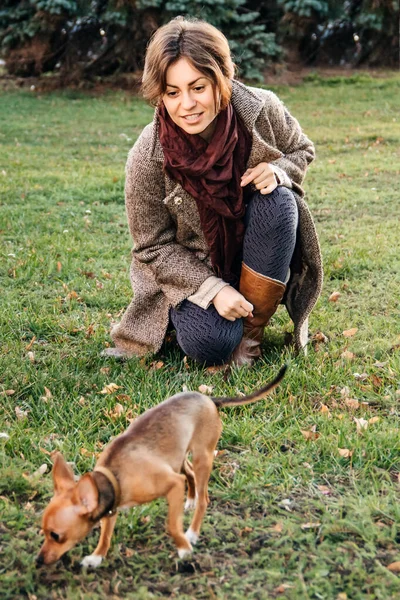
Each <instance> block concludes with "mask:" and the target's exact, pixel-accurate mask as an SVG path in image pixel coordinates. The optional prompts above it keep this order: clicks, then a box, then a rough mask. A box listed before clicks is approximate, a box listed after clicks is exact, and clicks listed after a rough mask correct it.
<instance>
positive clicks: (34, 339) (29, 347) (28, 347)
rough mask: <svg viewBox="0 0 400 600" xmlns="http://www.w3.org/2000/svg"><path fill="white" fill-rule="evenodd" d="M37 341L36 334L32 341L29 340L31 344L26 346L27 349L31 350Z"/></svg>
mask: <svg viewBox="0 0 400 600" xmlns="http://www.w3.org/2000/svg"><path fill="white" fill-rule="evenodd" d="M35 341H36V335H34V336H33V338H32V339H31V341H30V342H29V344H28V345H27V346H26V347H25V350H30V349H31V348H32V346H33V344H34V343H35Z"/></svg>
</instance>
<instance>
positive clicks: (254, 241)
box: [170, 186, 298, 365]
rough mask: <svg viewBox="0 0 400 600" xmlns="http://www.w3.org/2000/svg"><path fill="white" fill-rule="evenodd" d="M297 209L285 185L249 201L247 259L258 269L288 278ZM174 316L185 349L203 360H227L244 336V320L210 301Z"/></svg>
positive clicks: (182, 307)
mask: <svg viewBox="0 0 400 600" xmlns="http://www.w3.org/2000/svg"><path fill="white" fill-rule="evenodd" d="M297 223H298V211H297V204H296V200H295V198H294V196H293V194H292V192H291V191H290V190H289V189H288V188H285V187H283V186H279V187H277V188H276V189H275V190H274V191H273V192H272V193H271V194H267V195H262V194H260V192H256V193H255V194H254V195H253V196H252V197H251V199H250V202H249V204H248V205H247V210H246V217H245V225H246V232H245V236H244V241H243V261H244V263H245V264H246V265H247V266H249V267H250V268H251V269H253V270H254V271H257V273H261V274H262V275H266V276H267V277H271V278H272V279H277V280H278V281H282V282H284V281H285V280H286V277H287V274H288V271H289V265H290V261H291V259H292V256H293V251H294V247H295V243H296V229H297ZM170 318H171V321H172V324H173V326H174V328H175V330H176V337H177V341H178V344H179V345H180V347H181V348H182V350H183V351H184V352H185V354H187V355H188V356H190V357H191V358H193V359H194V360H196V361H198V362H199V363H202V364H207V365H217V364H223V363H224V362H226V361H227V360H228V359H229V356H230V355H231V354H232V352H233V350H234V349H235V348H236V346H237V345H238V344H239V342H240V340H241V338H242V335H243V321H242V319H236V321H228V320H227V319H224V317H221V316H220V315H219V314H218V313H217V311H216V310H215V308H214V305H213V304H211V305H210V307H209V308H208V309H207V310H204V309H203V308H200V307H199V306H197V305H196V304H193V302H190V301H189V300H184V301H183V302H182V304H181V305H180V307H179V309H171V311H170Z"/></svg>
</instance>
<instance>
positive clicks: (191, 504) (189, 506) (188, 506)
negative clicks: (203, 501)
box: [185, 498, 196, 510]
mask: <svg viewBox="0 0 400 600" xmlns="http://www.w3.org/2000/svg"><path fill="white" fill-rule="evenodd" d="M194 508H196V498H187V499H186V502H185V510H193V509H194Z"/></svg>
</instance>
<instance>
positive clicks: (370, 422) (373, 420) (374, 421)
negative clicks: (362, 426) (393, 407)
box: [368, 417, 379, 425]
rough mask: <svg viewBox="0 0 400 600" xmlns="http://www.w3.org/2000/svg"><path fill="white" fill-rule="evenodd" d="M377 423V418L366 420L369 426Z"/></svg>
mask: <svg viewBox="0 0 400 600" xmlns="http://www.w3.org/2000/svg"><path fill="white" fill-rule="evenodd" d="M378 421H379V417H372V418H371V419H368V423H369V424H370V425H373V424H374V423H377V422H378Z"/></svg>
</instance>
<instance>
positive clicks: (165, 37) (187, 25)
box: [142, 17, 235, 110]
mask: <svg viewBox="0 0 400 600" xmlns="http://www.w3.org/2000/svg"><path fill="white" fill-rule="evenodd" d="M181 58H186V59H187V60H188V61H189V62H190V63H191V65H192V66H193V68H195V69H197V70H198V71H200V73H202V74H203V75H205V76H206V77H208V78H209V79H211V81H212V83H213V85H214V89H215V92H217V91H218V92H219V94H217V95H216V97H217V103H218V110H223V109H224V108H226V107H227V106H228V104H229V101H230V98H231V91H232V86H231V79H232V78H233V76H234V74H235V65H234V63H233V61H232V57H231V53H230V49H229V44H228V40H227V39H226V37H225V36H224V34H223V33H221V32H220V31H219V30H218V29H216V27H214V26H213V25H210V24H209V23H206V22H205V21H200V20H198V19H190V20H189V19H185V18H184V17H176V18H175V19H172V21H170V22H169V23H167V24H166V25H164V26H163V27H160V28H159V29H157V31H156V32H155V33H154V35H153V37H152V38H151V40H150V42H149V45H148V47H147V52H146V58H145V64H144V71H143V77H142V93H143V96H144V97H145V98H146V99H147V100H149V101H150V102H151V104H153V105H155V104H157V103H158V102H159V101H160V99H161V97H162V95H163V94H164V93H165V91H166V88H167V70H168V68H169V67H170V66H171V65H173V64H174V63H176V62H177V61H178V60H179V59H181Z"/></svg>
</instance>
